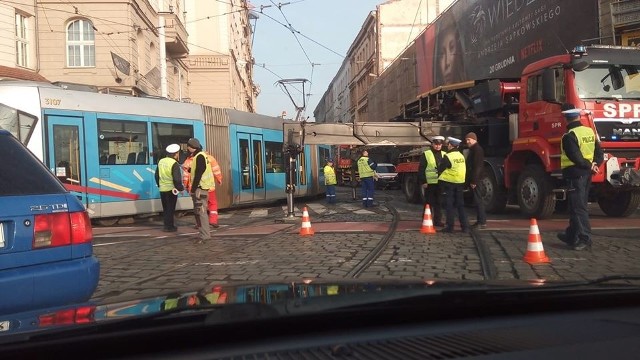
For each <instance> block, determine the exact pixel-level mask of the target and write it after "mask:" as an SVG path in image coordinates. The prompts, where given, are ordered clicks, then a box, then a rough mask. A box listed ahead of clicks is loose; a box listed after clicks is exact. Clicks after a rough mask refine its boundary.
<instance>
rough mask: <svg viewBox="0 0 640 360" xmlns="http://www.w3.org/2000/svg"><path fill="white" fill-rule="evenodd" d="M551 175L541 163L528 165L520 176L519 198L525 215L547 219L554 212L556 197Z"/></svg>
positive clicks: (521, 210)
mask: <svg viewBox="0 0 640 360" xmlns="http://www.w3.org/2000/svg"><path fill="white" fill-rule="evenodd" d="M552 189H553V186H552V185H551V180H550V179H549V176H548V175H547V174H546V173H545V172H544V170H543V169H542V167H541V166H540V165H528V166H526V167H525V168H524V170H523V171H522V173H521V174H520V177H519V178H518V187H517V189H516V190H517V194H516V196H517V198H518V205H520V212H521V213H523V214H524V215H527V216H530V217H535V218H537V219H545V218H548V217H549V216H551V215H552V214H553V210H554V209H555V206H556V197H555V194H554V193H553V191H552Z"/></svg>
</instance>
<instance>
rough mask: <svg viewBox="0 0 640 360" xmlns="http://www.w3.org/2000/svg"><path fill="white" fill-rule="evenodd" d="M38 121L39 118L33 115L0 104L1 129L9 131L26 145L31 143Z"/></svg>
mask: <svg viewBox="0 0 640 360" xmlns="http://www.w3.org/2000/svg"><path fill="white" fill-rule="evenodd" d="M36 121H38V118H37V117H35V116H33V115H30V114H27V113H24V112H22V111H19V110H16V109H14V108H12V107H9V106H6V105H4V104H0V129H5V130H8V131H9V132H10V133H11V134H13V136H15V137H16V138H18V139H19V140H20V142H21V143H23V144H25V145H26V144H27V142H29V138H30V137H31V133H32V132H33V128H34V125H35V123H36Z"/></svg>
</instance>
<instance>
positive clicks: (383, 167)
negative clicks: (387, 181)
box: [376, 165, 396, 174]
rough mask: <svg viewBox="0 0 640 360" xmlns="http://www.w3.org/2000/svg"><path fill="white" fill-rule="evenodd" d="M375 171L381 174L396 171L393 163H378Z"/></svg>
mask: <svg viewBox="0 0 640 360" xmlns="http://www.w3.org/2000/svg"><path fill="white" fill-rule="evenodd" d="M376 171H377V172H379V173H381V174H383V173H394V172H396V167H395V166H393V165H378V167H377V168H376Z"/></svg>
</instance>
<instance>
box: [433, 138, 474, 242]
mask: <svg viewBox="0 0 640 360" xmlns="http://www.w3.org/2000/svg"><path fill="white" fill-rule="evenodd" d="M460 143H462V140H460V139H457V138H454V137H448V138H447V150H448V152H447V153H446V154H444V156H443V157H442V161H441V162H440V166H439V167H438V173H439V174H440V176H439V177H438V183H439V184H440V186H441V187H442V192H443V193H444V197H445V204H446V212H447V220H446V221H447V222H446V224H445V227H444V229H442V232H445V233H450V232H453V225H454V223H455V215H454V212H453V211H454V209H456V210H457V211H458V220H459V221H460V227H461V228H462V232H469V222H468V220H467V214H466V212H465V211H464V198H463V191H464V180H465V174H466V171H467V168H466V165H465V160H464V155H462V152H460V148H459V146H460Z"/></svg>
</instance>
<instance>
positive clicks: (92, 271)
mask: <svg viewBox="0 0 640 360" xmlns="http://www.w3.org/2000/svg"><path fill="white" fill-rule="evenodd" d="M0 154H2V161H1V162H0V164H2V165H0V167H1V168H2V169H1V170H0V294H1V295H0V315H2V314H8V313H11V312H18V311H27V310H31V309H36V308H43V307H49V306H61V305H66V304H71V303H77V302H82V301H86V300H88V299H89V298H90V297H91V295H92V294H93V292H94V291H95V289H96V287H97V285H98V278H99V274H100V265H99V263H98V259H97V258H96V257H95V256H93V248H92V240H93V232H92V229H91V221H90V219H89V215H88V214H87V211H86V209H85V208H84V206H83V205H82V203H81V202H80V201H79V200H78V199H77V198H76V197H75V196H74V195H73V194H71V193H69V192H68V191H67V190H66V189H65V188H64V186H63V185H62V183H61V182H60V181H59V180H58V179H57V178H56V177H55V176H54V175H53V174H52V173H51V172H50V171H49V169H47V168H46V167H45V166H44V164H43V163H42V162H41V161H40V160H39V159H38V158H36V157H35V156H34V155H33V154H32V153H31V152H30V151H29V150H28V149H27V148H26V147H25V146H24V145H22V143H20V141H18V139H16V138H15V137H14V136H13V135H11V133H9V132H8V131H6V130H0ZM0 318H1V316H0ZM0 320H1V319H0Z"/></svg>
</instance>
